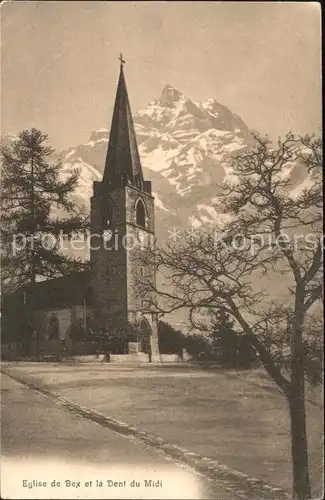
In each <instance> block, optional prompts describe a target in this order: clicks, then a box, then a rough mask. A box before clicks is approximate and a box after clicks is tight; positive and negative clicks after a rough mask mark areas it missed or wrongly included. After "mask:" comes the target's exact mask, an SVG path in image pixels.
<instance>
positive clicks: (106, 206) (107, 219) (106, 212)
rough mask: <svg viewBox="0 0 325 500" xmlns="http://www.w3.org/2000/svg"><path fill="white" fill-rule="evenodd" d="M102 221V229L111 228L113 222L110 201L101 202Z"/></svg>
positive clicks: (113, 213)
mask: <svg viewBox="0 0 325 500" xmlns="http://www.w3.org/2000/svg"><path fill="white" fill-rule="evenodd" d="M102 221H103V223H102V224H103V229H108V228H112V227H113V225H114V221H115V210H114V205H113V203H112V202H111V201H110V200H103V202H102Z"/></svg>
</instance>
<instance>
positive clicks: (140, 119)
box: [61, 85, 250, 236]
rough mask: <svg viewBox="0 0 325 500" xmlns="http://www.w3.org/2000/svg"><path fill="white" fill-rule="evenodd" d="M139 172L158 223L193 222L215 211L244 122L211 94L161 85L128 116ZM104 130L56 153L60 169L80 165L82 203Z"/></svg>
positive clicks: (244, 135) (243, 137) (244, 137)
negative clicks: (197, 97) (198, 97)
mask: <svg viewBox="0 0 325 500" xmlns="http://www.w3.org/2000/svg"><path fill="white" fill-rule="evenodd" d="M134 125H135V130H136V134H137V141H138V146H139V153H140V157H141V162H142V166H143V170H144V176H145V178H147V179H150V180H151V181H152V183H153V190H154V195H155V199H156V211H157V231H158V236H159V234H161V233H162V232H163V231H161V230H160V229H159V228H160V227H161V228H162V227H164V228H165V229H166V227H168V228H171V229H172V228H174V227H177V228H184V227H187V225H188V224H194V225H196V226H197V227H199V226H201V225H202V224H205V223H209V222H213V220H215V219H216V218H217V217H218V214H217V212H216V210H215V208H214V202H213V197H214V196H215V195H216V192H217V190H218V186H219V185H220V184H221V183H222V181H223V180H224V179H231V176H232V172H231V169H230V167H229V159H230V158H231V156H232V154H233V153H235V152H236V151H239V150H241V149H242V148H244V147H245V146H247V145H248V144H249V142H250V134H249V130H248V127H247V126H246V124H245V123H244V122H243V120H242V119H241V118H240V117H239V116H237V115H235V114H233V113H232V112H231V111H230V110H229V109H228V108H226V107H225V106H224V105H222V104H220V103H219V102H217V101H216V100H215V99H209V100H207V101H206V102H202V103H199V102H196V101H193V100H191V99H189V98H187V97H185V96H184V95H183V94H182V93H181V92H179V91H178V90H176V89H174V88H173V87H172V86H170V85H166V86H165V88H164V89H163V91H162V94H161V96H160V98H159V99H153V100H152V101H151V102H150V103H149V104H148V105H147V106H146V107H145V108H144V109H142V110H140V111H138V113H137V114H136V115H135V116H134ZM108 137H109V130H108V129H106V128H100V129H98V130H96V131H94V132H92V133H91V135H90V138H89V140H88V142H87V143H85V144H83V145H80V146H77V147H74V148H70V149H68V150H66V151H63V152H62V153H61V157H62V161H63V166H64V169H63V172H65V173H67V174H68V173H69V172H70V171H71V169H73V168H79V169H80V181H79V189H78V198H80V200H83V202H84V203H85V204H86V205H88V204H89V198H90V196H91V194H92V182H93V181H94V180H99V179H101V176H102V174H103V168H104V164H105V155H106V151H107V145H108Z"/></svg>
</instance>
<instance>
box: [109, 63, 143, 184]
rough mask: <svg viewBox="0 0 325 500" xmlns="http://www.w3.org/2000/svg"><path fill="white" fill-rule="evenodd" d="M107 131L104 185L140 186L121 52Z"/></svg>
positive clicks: (137, 156) (140, 172)
mask: <svg viewBox="0 0 325 500" xmlns="http://www.w3.org/2000/svg"><path fill="white" fill-rule="evenodd" d="M119 60H120V62H121V65H120V76H119V80H118V85H117V92H116V98H115V105H114V112H113V118H112V125H111V132H110V138H109V143H108V150H107V156H106V163H105V170H104V176H103V183H104V184H117V185H121V184H125V183H126V182H130V183H131V184H133V185H135V186H137V187H139V188H142V185H143V175H142V168H141V163H140V157H139V151H138V146H137V141H136V136H135V131H134V125H133V119H132V114H131V108H130V103H129V98H128V93H127V90H126V84H125V78H124V71H123V65H124V63H125V61H124V60H123V57H122V54H121V55H120V58H119Z"/></svg>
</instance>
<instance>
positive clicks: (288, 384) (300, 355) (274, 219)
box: [139, 133, 322, 500]
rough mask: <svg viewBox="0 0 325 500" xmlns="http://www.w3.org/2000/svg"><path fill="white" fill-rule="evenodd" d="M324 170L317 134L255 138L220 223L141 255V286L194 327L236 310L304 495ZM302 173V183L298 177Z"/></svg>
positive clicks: (307, 491) (221, 205) (241, 159)
mask: <svg viewBox="0 0 325 500" xmlns="http://www.w3.org/2000/svg"><path fill="white" fill-rule="evenodd" d="M321 170H322V143H321V140H320V139H319V138H317V137H315V136H309V135H307V136H304V137H298V136H294V135H293V134H291V133H289V134H287V135H286V136H285V137H284V138H283V139H279V140H278V142H277V144H276V145H273V144H272V142H271V141H269V140H268V138H262V137H260V136H255V142H254V145H253V146H252V147H251V148H249V149H246V150H245V151H244V152H241V153H240V154H239V155H237V156H236V158H234V161H233V173H234V175H235V176H236V177H235V178H236V181H234V182H232V183H231V184H229V183H228V184H227V183H226V184H225V185H224V186H223V192H222V195H221V197H220V198H219V200H218V210H219V211H220V210H222V212H223V214H224V218H223V222H222V223H219V224H218V227H217V226H216V227H214V228H213V230H204V231H200V232H199V231H193V230H192V231H189V232H186V233H184V234H182V235H179V237H178V238H177V241H176V242H175V241H168V242H167V244H166V245H164V246H163V247H161V248H158V247H156V248H153V246H151V247H150V246H148V247H147V248H146V250H145V251H143V250H142V251H140V252H139V258H140V259H141V260H142V261H143V264H146V266H147V267H146V268H147V270H148V271H147V275H145V276H144V277H142V278H141V280H140V289H141V293H143V292H144V291H146V292H147V293H148V296H155V295H156V296H157V297H158V298H159V302H158V303H157V302H156V304H155V306H156V307H157V309H158V310H160V311H162V312H165V313H166V312H171V311H175V310H176V309H180V308H184V307H185V308H188V310H189V313H190V319H191V321H192V323H193V324H194V325H196V326H197V327H200V326H202V321H201V319H200V318H202V317H204V315H208V314H207V313H211V312H222V311H223V312H225V313H227V314H229V315H230V316H231V317H232V318H234V319H235V321H236V324H237V326H238V327H239V328H240V330H241V332H242V334H243V335H246V337H247V339H248V340H249V342H250V344H251V346H252V347H253V348H254V349H255V351H256V353H257V355H258V357H259V359H260V361H261V363H262V365H263V366H264V368H265V370H266V371H267V373H268V374H269V375H270V377H271V378H272V379H273V380H274V382H275V383H276V384H277V386H278V387H279V389H280V390H281V391H282V393H283V394H284V395H285V397H286V398H287V401H288V404H289V411H290V421H291V438H292V439H291V442H292V461H293V492H294V498H295V499H299V500H302V499H307V498H310V497H311V488H310V479H309V469H308V452H307V436H306V412H305V377H306V374H307V358H308V353H309V351H308V349H307V346H310V345H314V344H313V343H312V342H311V339H312V338H315V335H314V336H312V335H311V327H310V321H309V319H308V318H309V317H310V316H312V313H313V310H314V308H315V307H316V308H317V304H316V302H318V301H319V303H320V305H322V303H321V299H322V280H321V278H322V233H321V230H322V225H321V221H322V191H321ZM297 176H298V180H299V178H300V181H301V180H302V179H303V180H302V182H298V181H297V182H294V179H295V178H297ZM299 176H300V177H299ZM298 184H299V185H300V188H299V189H298V188H297V185H298ZM143 264H142V265H143ZM154 272H156V273H158V274H159V275H160V277H161V279H160V280H157V283H158V284H159V283H160V284H159V286H158V285H157V284H156V283H154V281H153V280H152V273H154ZM271 275H273V277H274V276H275V277H276V278H277V279H278V284H279V285H278V286H279V288H280V287H281V288H286V289H287V292H288V294H287V295H288V298H287V300H286V301H285V304H283V300H282V304H281V303H279V301H278V302H277V301H275V300H274V298H272V294H271V292H270V289H268V287H267V286H265V287H264V288H263V287H262V286H261V284H262V283H263V279H265V278H268V277H269V276H271ZM257 285H259V286H257ZM313 314H314V313H313ZM312 331H313V332H315V329H312ZM318 334H319V337H318V338H321V333H320V332H318ZM320 344H321V341H320V342H318V344H317V345H320Z"/></svg>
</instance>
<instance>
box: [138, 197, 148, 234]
mask: <svg viewBox="0 0 325 500" xmlns="http://www.w3.org/2000/svg"><path fill="white" fill-rule="evenodd" d="M136 223H137V224H138V226H142V227H146V210H145V208H144V204H143V201H142V200H138V202H137V205H136Z"/></svg>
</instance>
